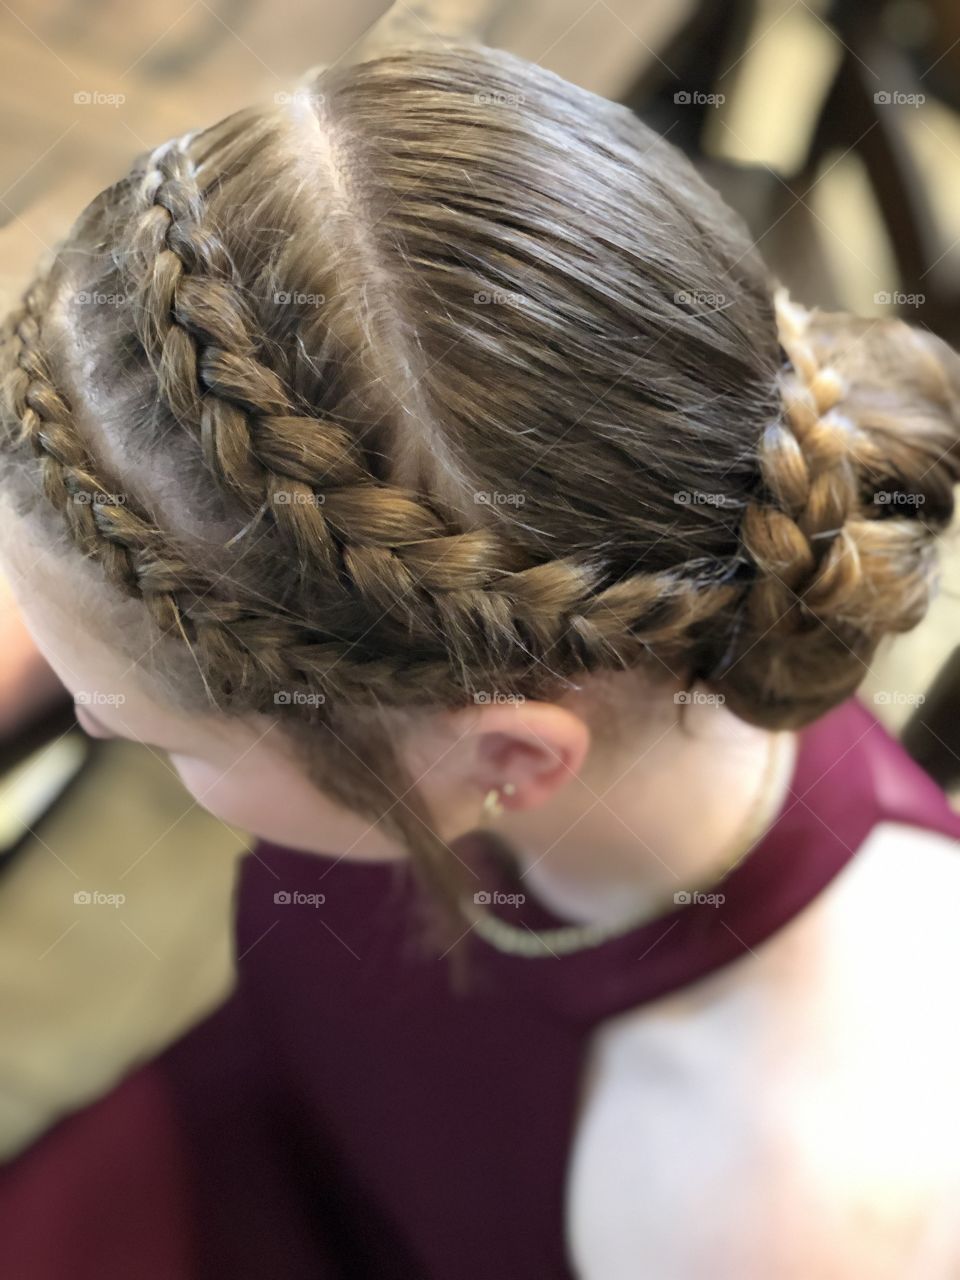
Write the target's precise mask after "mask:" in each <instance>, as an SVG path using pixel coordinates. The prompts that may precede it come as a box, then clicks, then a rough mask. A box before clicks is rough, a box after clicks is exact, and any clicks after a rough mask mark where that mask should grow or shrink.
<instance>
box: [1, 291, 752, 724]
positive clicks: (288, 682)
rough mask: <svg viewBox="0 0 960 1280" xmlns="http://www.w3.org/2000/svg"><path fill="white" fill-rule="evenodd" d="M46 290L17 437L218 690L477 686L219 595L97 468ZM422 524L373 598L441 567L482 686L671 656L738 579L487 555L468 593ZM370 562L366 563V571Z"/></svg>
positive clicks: (87, 542) (12, 397)
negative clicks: (470, 637) (52, 343)
mask: <svg viewBox="0 0 960 1280" xmlns="http://www.w3.org/2000/svg"><path fill="white" fill-rule="evenodd" d="M45 298H46V292H45V288H44V284H43V282H38V283H37V284H35V285H33V286H32V287H31V288H30V290H28V292H27V294H26V295H25V298H24V303H23V308H22V310H21V312H20V313H19V314H18V315H17V316H15V317H14V319H13V321H12V324H11V335H12V339H13V356H12V366H13V367H12V371H11V373H10V374H9V375H8V378H7V380H6V383H5V390H6V394H7V397H8V403H9V405H10V407H11V408H12V411H13V415H14V416H15V418H16V419H17V420H18V421H19V433H18V439H19V440H20V441H21V442H23V443H26V444H27V445H29V447H30V448H31V449H32V450H33V452H34V453H35V454H36V455H37V456H38V457H39V458H40V459H41V462H42V467H43V478H44V490H45V493H46V495H47V497H48V499H49V500H50V501H51V502H52V504H53V506H54V507H55V508H56V509H57V510H58V511H59V512H60V513H61V515H62V516H63V517H64V518H65V519H66V521H67V523H68V526H69V528H70V531H71V533H72V535H73V537H74V540H75V541H76V543H77V546H78V547H79V549H80V550H81V551H82V552H83V553H84V554H85V555H87V556H89V557H91V558H93V559H96V560H98V561H99V562H100V563H101V564H102V566H103V568H104V571H105V573H106V575H107V577H108V579H109V580H110V581H111V582H112V583H113V585H114V586H116V587H119V588H120V589H122V590H123V591H125V592H126V593H128V594H133V595H135V596H137V597H139V598H142V599H143V600H144V602H145V604H146V605H147V606H148V608H149V609H150V612H151V615H152V617H153V618H154V620H155V622H156V624H157V626H158V627H159V628H160V629H161V631H162V632H164V633H165V634H166V633H170V632H174V633H176V634H179V635H180V636H182V637H183V638H184V639H185V640H186V641H188V642H189V643H190V644H191V645H192V646H194V648H195V653H196V655H197V656H198V658H199V659H200V660H201V662H202V669H203V672H204V676H205V681H206V683H207V684H208V687H211V688H216V689H218V690H220V691H221V692H222V691H224V690H226V689H229V690H230V691H231V694H232V695H233V696H234V697H235V698H236V700H237V701H238V703H239V704H240V705H244V698H243V692H244V690H245V689H248V688H250V687H251V686H252V685H255V684H256V681H257V678H260V679H261V680H263V679H265V681H266V685H267V688H268V689H269V690H275V689H277V688H289V687H291V686H292V687H297V688H303V687H308V688H318V689H320V690H326V689H327V688H329V687H330V685H331V682H332V683H333V685H334V686H335V687H336V689H337V692H338V695H339V696H341V697H343V698H344V699H346V700H348V701H349V700H357V701H368V700H372V701H375V702H378V703H385V704H388V705H389V704H391V703H393V704H397V705H407V704H409V703H417V702H421V703H422V702H424V701H427V702H429V701H434V700H437V699H439V700H440V701H445V700H454V701H456V700H457V699H458V697H461V698H462V696H463V695H464V694H466V693H468V692H469V691H470V681H469V680H468V681H467V682H466V683H465V684H462V685H460V686H459V687H456V686H454V687H451V682H452V680H455V679H456V675H457V668H456V665H455V664H452V663H451V662H450V661H449V659H438V660H425V659H422V658H418V657H416V656H415V655H412V654H409V653H404V652H403V651H397V652H396V653H395V654H394V655H391V657H389V658H386V657H380V658H377V659H371V660H366V661H363V660H354V659H352V658H351V657H350V654H349V649H348V648H345V647H344V646H343V645H338V644H336V643H335V642H333V641H332V640H331V639H329V638H326V637H324V638H321V639H319V640H318V639H316V638H315V637H314V636H312V635H311V634H310V628H309V627H308V626H307V625H306V624H305V622H304V621H298V620H297V619H290V618H287V617H284V616H282V615H278V614H277V613H276V611H275V610H273V609H270V610H268V611H265V612H264V611H261V610H260V609H258V608H257V606H256V604H255V603H252V602H244V603H242V604H238V603H236V602H232V601H230V600H223V599H221V598H220V597H219V594H218V591H217V579H216V578H213V579H212V580H211V578H210V576H208V575H206V574H204V573H203V572H202V571H200V570H199V569H198V568H196V567H195V566H194V565H193V564H192V563H191V560H190V557H189V554H188V553H187V552H186V551H185V550H181V549H179V548H178V547H177V546H176V545H175V543H174V542H172V541H171V540H170V538H169V537H168V535H165V534H164V533H163V532H162V531H161V530H160V529H159V528H158V527H157V526H156V524H155V523H153V522H152V521H151V520H150V518H149V517H148V516H147V515H146V514H145V513H144V512H143V511H141V510H138V509H137V507H136V505H135V503H133V502H132V501H131V500H130V498H129V496H127V495H124V496H123V499H122V501H117V495H118V493H119V486H118V485H115V484H112V482H111V481H110V480H108V479H102V478H100V477H98V476H97V475H96V473H95V470H96V469H95V463H94V462H93V460H92V458H91V457H90V455H89V453H88V452H87V450H86V448H85V446H84V445H83V443H82V441H81V440H80V437H79V434H78V432H77V430H76V428H75V425H74V423H73V421H72V415H71V410H70V407H69V405H68V403H67V401H66V399H65V397H64V395H63V394H62V393H60V392H58V391H57V390H56V389H55V388H54V387H53V385H52V382H51V380H50V377H49V372H48V369H47V366H46V364H45V362H44V359H43V357H42V354H41V343H40V330H41V319H42V310H43V303H44V300H45ZM78 498H79V499H80V501H78V500H77V499H78ZM425 532H426V531H425V529H424V528H423V525H422V524H421V525H420V526H419V527H418V529H417V533H418V545H416V546H415V547H414V548H413V552H414V554H413V556H412V557H411V558H412V561H413V564H414V565H416V566H417V570H418V572H419V575H420V578H419V580H415V579H414V574H413V571H412V570H411V569H410V567H409V566H407V565H405V566H404V570H405V573H406V580H399V581H398V580H397V578H396V577H395V576H394V577H393V579H392V584H391V588H390V589H387V590H385V589H384V585H383V584H384V580H385V579H387V578H388V577H389V574H395V566H394V565H393V564H392V561H391V559H390V558H389V557H388V558H387V559H386V562H385V563H386V565H387V566H388V568H389V573H386V572H381V574H380V575H379V578H378V579H377V577H376V575H374V578H375V580H374V581H373V582H371V583H370V584H369V590H368V592H367V595H368V597H372V598H373V599H374V600H375V602H376V603H377V605H378V607H381V608H382V609H383V611H384V612H387V611H388V610H389V609H390V607H391V606H392V605H393V604H394V603H395V598H394V592H395V591H404V590H412V589H413V587H414V586H416V587H417V589H418V590H421V591H422V590H423V578H424V577H426V576H427V570H428V568H430V567H434V568H435V569H436V570H437V572H438V573H439V575H440V576H441V582H442V585H443V586H444V588H445V590H444V592H443V594H442V595H440V596H439V598H438V599H437V600H436V601H435V603H436V605H437V608H438V616H439V617H440V619H441V620H443V619H444V614H445V612H446V611H449V612H450V613H452V612H453V609H456V616H455V617H451V616H448V619H447V620H448V621H449V623H450V629H451V631H454V632H455V631H456V628H458V627H462V624H463V618H464V615H465V614H466V613H467V611H468V610H470V609H474V610H475V615H474V621H475V623H476V624H477V626H478V627H479V629H480V631H481V632H482V633H483V634H482V638H481V639H480V640H479V641H477V642H475V643H474V644H473V645H472V646H471V650H472V651H471V652H469V653H464V654H463V655H462V656H464V657H467V658H469V659H471V660H472V661H473V662H474V664H480V665H481V666H482V668H483V669H482V670H481V671H479V672H476V673H475V674H474V677H473V679H474V681H475V682H477V683H478V685H479V687H483V682H484V680H486V681H487V682H488V683H489V681H490V680H491V679H492V678H497V679H498V680H499V681H500V682H501V683H504V682H505V683H507V684H512V683H513V682H514V681H519V682H522V683H523V685H524V687H527V688H529V687H531V683H532V684H533V685H535V686H542V685H543V684H544V683H545V678H544V677H545V675H547V676H554V677H556V676H558V675H559V674H560V673H559V672H557V671H555V670H554V667H555V666H561V665H562V666H563V668H564V670H563V673H562V674H563V675H568V674H570V673H571V671H575V670H577V669H580V670H589V669H593V668H595V667H598V666H603V665H610V664H611V663H613V664H614V665H621V664H623V665H627V664H629V663H630V662H631V661H635V660H636V657H637V655H638V653H640V652H644V651H651V650H652V651H656V649H657V648H658V647H662V648H663V650H664V652H668V653H672V652H673V651H674V650H675V649H676V648H677V646H678V645H680V646H681V647H682V642H683V639H684V637H685V636H686V635H687V633H688V632H689V630H690V628H691V627H693V626H694V625H696V624H697V623H699V622H701V621H703V620H704V619H708V618H709V617H710V616H712V615H713V614H714V613H715V612H716V611H717V609H718V608H720V607H722V606H723V605H726V604H728V603H729V602H730V600H731V599H732V598H733V597H734V595H735V594H736V589H735V588H734V587H732V586H730V585H722V584H720V585H710V586H705V587H704V586H698V585H697V584H696V583H694V582H692V581H687V580H685V579H683V578H682V577H679V576H677V575H674V574H666V573H664V574H635V575H633V576H632V577H630V578H629V579H627V580H625V581H622V582H616V583H613V584H612V585H609V586H606V587H603V588H601V589H597V588H596V586H595V582H596V578H597V576H598V575H597V574H596V573H595V571H594V570H592V569H591V568H589V567H581V566H577V565H576V564H574V563H569V562H564V561H553V562H548V563H545V564H541V565H533V566H531V567H529V568H526V569H523V570H520V571H517V572H501V573H496V571H491V570H490V569H489V563H490V557H489V556H488V557H487V559H486V560H485V561H484V562H482V563H483V564H484V565H485V566H486V567H484V568H483V569H482V570H481V569H480V568H479V567H478V570H477V575H476V582H477V583H478V584H479V583H481V582H483V583H489V582H490V581H491V580H492V579H495V585H494V586H492V587H491V586H489V585H488V586H485V587H480V586H479V585H476V586H474V588H473V590H470V591H468V590H467V589H466V588H465V587H464V585H463V579H461V578H458V577H456V576H453V575H446V576H443V574H442V563H443V559H444V548H445V545H446V544H447V543H448V542H449V541H450V539H449V538H447V537H443V536H441V537H439V538H436V539H434V540H433V542H431V540H430V539H428V538H427V537H425V536H424V535H425ZM380 533H381V536H382V537H383V538H385V539H386V538H387V537H389V534H390V528H389V526H386V525H382V526H381V527H380ZM494 537H495V535H494V534H493V533H484V534H482V535H478V534H474V533H466V534H462V535H460V536H459V538H458V541H459V542H464V541H466V542H470V543H471V544H472V545H473V549H474V550H475V551H476V552H478V553H479V552H484V553H485V552H486V551H487V547H486V546H485V545H484V544H485V543H486V542H487V541H488V540H490V541H492V540H493V539H494ZM411 541H412V539H411ZM436 543H439V544H440V546H439V548H438V547H437V546H436V545H435V544H436ZM384 549H385V550H389V549H391V548H389V546H388V547H386V548H384ZM344 554H345V556H346V557H347V558H348V559H349V557H351V556H355V555H356V549H355V548H352V547H349V546H347V547H345V550H344ZM478 560H479V555H478ZM354 563H356V562H354ZM369 567H370V566H369V562H367V564H366V565H365V566H364V568H365V569H369ZM380 568H381V570H382V569H383V565H381V566H380ZM478 594H479V595H480V597H481V599H482V606H481V607H478V606H477V601H476V596H477V595H478ZM484 624H487V625H486V627H485V626H484ZM508 638H509V641H510V642H511V644H512V647H513V654H511V653H510V652H509V649H510V644H508V642H507V640H508ZM517 649H519V650H520V654H521V659H522V661H523V667H522V669H521V670H520V671H519V672H516V673H511V672H509V671H505V670H504V669H503V668H502V667H501V666H499V665H498V664H499V663H500V662H502V661H503V660H505V659H507V658H509V657H513V658H514V660H515V658H516V651H517ZM538 667H540V668H541V670H540V671H539V672H538V670H537V668H538ZM334 669H336V675H335V677H334V676H333V672H334ZM261 701H262V699H261ZM255 702H256V699H255ZM260 709H263V708H262V707H261V708H260Z"/></svg>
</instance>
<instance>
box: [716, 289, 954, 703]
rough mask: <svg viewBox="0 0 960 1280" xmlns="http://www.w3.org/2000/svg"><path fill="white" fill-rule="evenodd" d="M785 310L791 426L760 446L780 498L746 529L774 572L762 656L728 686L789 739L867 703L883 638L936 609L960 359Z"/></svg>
mask: <svg viewBox="0 0 960 1280" xmlns="http://www.w3.org/2000/svg"><path fill="white" fill-rule="evenodd" d="M775 305H776V314H777V324H778V334H779V340H780V346H781V349H782V351H783V354H784V365H783V368H782V370H781V373H780V378H779V381H780V386H781V395H782V400H783V414H782V417H781V418H780V420H779V421H777V422H775V423H773V424H771V425H769V426H768V427H767V429H766V431H765V432H764V435H763V437H762V440H761V443H760V450H759V458H760V466H761V469H762V473H763V477H764V480H765V483H766V486H767V490H768V493H769V495H770V499H771V501H770V502H769V503H767V504H763V505H753V506H751V507H749V508H748V509H747V511H746V512H745V513H744V521H743V527H742V537H743V542H744V546H745V547H746V549H747V551H748V552H749V554H750V557H751V559H752V560H753V561H754V563H755V564H756V565H757V566H758V568H759V569H760V570H761V573H760V576H759V578H758V581H757V582H756V584H755V586H754V587H753V588H752V590H751V592H750V595H749V600H748V604H747V615H748V618H749V627H748V630H747V636H748V637H749V641H748V644H747V646H746V647H742V648H741V650H740V654H739V656H735V657H734V658H733V659H732V661H731V662H730V664H729V665H728V666H727V667H726V669H725V671H724V672H723V673H722V675H721V674H720V673H719V672H718V673H717V674H718V676H719V677H720V678H719V680H718V685H719V687H722V688H725V689H726V690H727V691H728V694H729V697H730V701H731V705H732V706H733V707H734V708H735V709H737V710H739V711H740V712H741V713H742V714H743V715H745V716H746V717H747V718H748V719H751V720H754V721H755V722H757V723H761V724H766V725H769V726H771V727H782V726H785V725H794V726H796V725H801V724H804V723H806V722H807V721H809V720H810V719H813V718H815V717H816V716H817V715H820V714H822V713H823V712H824V711H827V710H829V709H830V707H831V706H833V705H835V703H837V702H838V701H840V700H841V699H842V698H844V697H846V696H847V695H848V694H850V693H852V692H853V690H854V689H856V687H857V686H858V685H859V684H860V682H861V681H862V679H863V677H864V676H865V675H866V674H867V670H868V667H869V664H870V661H871V660H872V657H873V655H874V653H875V651H876V648H877V645H878V644H879V642H880V641H881V640H882V639H883V638H884V637H885V636H886V635H889V634H895V633H898V632H903V631H908V630H909V629H910V628H912V627H914V626H915V625H916V624H917V623H918V622H919V621H920V620H921V618H922V617H923V616H924V614H925V613H926V610H927V607H928V605H929V602H930V598H931V594H932V592H933V590H934V588H935V585H936V570H937V560H936V541H935V540H936V536H937V535H938V534H939V533H941V532H942V531H943V530H944V528H945V527H946V526H947V525H948V524H949V522H950V519H951V517H952V514H953V502H954V499H953V490H954V486H955V485H956V484H957V482H958V480H960V441H958V435H957V428H958V423H960V400H958V397H957V382H956V377H957V375H956V366H957V363H958V362H957V357H956V356H955V354H954V353H953V352H952V351H951V350H950V348H949V347H947V346H946V344H945V343H943V342H942V341H940V340H939V339H937V338H935V337H933V336H932V335H930V334H925V333H922V332H921V331H919V330H913V329H911V328H910V327H909V326H908V325H907V324H905V323H903V322H902V321H899V320H893V321H866V320H860V319H858V318H856V317H852V316H849V315H843V314H833V315H829V314H825V313H821V312H810V311H808V310H807V309H806V308H804V307H802V306H800V305H798V304H797V303H795V302H793V301H791V300H790V298H789V297H788V295H787V292H786V290H785V289H783V288H782V287H781V288H779V289H777V291H776V294H775ZM951 373H952V375H953V381H951ZM738 668H739V670H738Z"/></svg>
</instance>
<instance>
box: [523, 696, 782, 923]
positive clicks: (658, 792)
mask: <svg viewBox="0 0 960 1280" xmlns="http://www.w3.org/2000/svg"><path fill="white" fill-rule="evenodd" d="M688 710H689V711H691V715H690V716H689V717H687V719H686V721H685V723H684V724H683V725H680V724H677V723H676V722H674V723H671V724H669V725H666V726H661V728H660V731H659V733H657V732H653V733H647V734H646V736H645V739H644V740H643V741H641V742H634V743H632V744H631V746H630V747H629V748H625V749H621V750H620V752H619V758H618V759H617V760H611V759H610V758H609V757H608V758H607V759H605V760H604V761H603V762H602V764H600V762H598V764H599V765H600V767H597V768H591V770H589V771H588V772H587V773H585V774H584V775H582V776H581V777H578V778H577V779H575V780H573V781H572V782H571V783H570V784H569V785H568V786H567V787H565V788H564V791H563V792H562V793H561V794H560V795H558V797H557V800H556V804H555V806H551V808H550V811H549V812H545V811H540V812H538V813H535V814H528V813H510V814H508V815H504V819H501V820H500V822H499V823H498V834H499V835H501V836H502V838H503V839H504V840H505V841H506V843H507V844H508V846H509V847H510V848H511V849H512V850H513V852H514V855H515V857H516V860H517V863H518V868H519V874H520V877H521V879H522V880H523V881H524V883H525V884H526V885H527V887H528V888H529V890H530V892H531V893H532V894H533V895H534V896H535V897H537V898H538V899H540V901H542V902H543V903H544V905H546V906H547V907H549V908H551V909H553V910H554V911H555V912H556V913H557V914H559V915H561V916H564V917H566V918H569V919H571V920H576V921H585V922H586V921H600V922H604V923H606V922H614V921H616V920H617V919H620V918H623V917H624V916H626V915H629V914H631V913H633V912H636V911H643V910H645V909H647V908H648V907H651V906H653V905H654V904H655V903H657V902H658V901H661V900H663V899H664V898H666V899H668V900H669V899H670V898H671V897H672V896H673V894H674V893H676V892H678V891H681V890H685V889H686V890H689V889H691V888H696V887H699V886H701V885H702V884H709V883H711V882H712V881H714V880H717V879H719V878H720V877H721V876H722V875H723V874H724V872H725V871H726V870H727V868H728V867H729V865H730V864H732V863H733V862H735V861H736V860H738V858H739V857H740V856H741V855H743V854H745V853H746V852H747V851H748V850H749V848H750V845H751V843H752V842H755V840H756V838H757V836H758V834H760V833H762V831H763V830H764V829H765V828H766V827H768V826H769V824H770V822H772V820H773V818H774V817H775V816H776V813H777V812H778V810H779V809H780V807H781V805H782V803H783V801H784V798H785V796H786V794H787V791H788V789H789V784H790V780H791V778H792V776H793V767H794V761H795V756H796V739H795V737H794V735H792V734H777V735H773V734H771V733H769V732H767V731H765V730H761V729H757V728H754V727H753V726H750V725H746V724H744V723H743V722H742V721H739V720H737V719H736V718H735V717H734V716H732V715H731V714H730V713H728V712H726V711H725V710H722V709H718V708H716V707H711V708H709V709H708V710H707V713H706V714H699V715H698V714H696V712H697V708H695V707H694V708H688ZM775 738H776V739H777V741H776V742H775V741H774V739H775ZM775 748H776V752H775V755H774V757H773V769H772V770H771V768H769V767H768V765H770V763H771V753H772V752H774V749H775ZM596 775H600V776H599V777H598V776H596ZM611 779H612V781H611ZM751 833H752V841H751Z"/></svg>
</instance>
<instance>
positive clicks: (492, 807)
mask: <svg viewBox="0 0 960 1280" xmlns="http://www.w3.org/2000/svg"><path fill="white" fill-rule="evenodd" d="M516 790H517V788H516V787H515V786H514V785H513V783H512V782H505V783H504V784H503V787H502V788H500V789H498V788H497V787H491V788H490V790H489V791H488V792H487V794H486V795H485V796H484V797H483V808H482V813H483V816H484V817H485V818H499V817H500V815H501V814H502V813H503V805H502V804H501V803H500V796H501V794H503V795H505V796H512V795H515V794H516Z"/></svg>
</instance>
